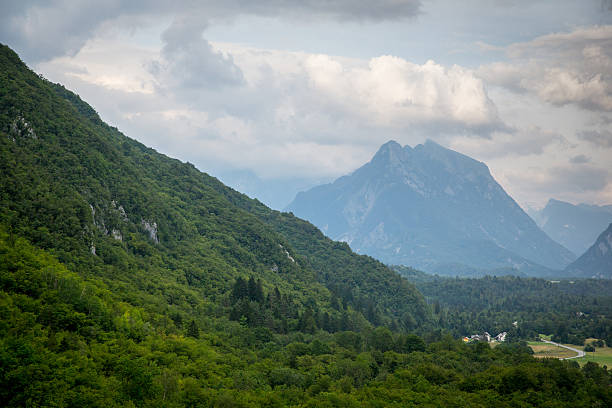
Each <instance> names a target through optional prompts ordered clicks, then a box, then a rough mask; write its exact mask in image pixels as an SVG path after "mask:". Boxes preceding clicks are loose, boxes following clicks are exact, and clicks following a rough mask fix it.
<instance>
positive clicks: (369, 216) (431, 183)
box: [287, 141, 575, 275]
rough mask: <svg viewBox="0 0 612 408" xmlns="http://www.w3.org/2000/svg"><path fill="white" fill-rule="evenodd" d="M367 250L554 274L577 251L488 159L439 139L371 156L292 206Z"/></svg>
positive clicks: (471, 268) (447, 270)
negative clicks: (510, 190) (534, 214)
mask: <svg viewBox="0 0 612 408" xmlns="http://www.w3.org/2000/svg"><path fill="white" fill-rule="evenodd" d="M287 210H289V211H292V212H293V213H294V214H295V215H297V216H298V217H302V218H305V219H307V220H309V221H311V222H312V223H314V224H315V225H316V226H318V227H319V228H321V230H322V231H324V232H325V233H326V234H327V235H328V236H329V237H331V238H332V239H337V240H342V241H345V242H347V243H349V245H350V246H351V247H352V248H353V249H354V250H356V251H357V252H359V253H364V254H368V255H371V256H373V257H375V258H377V259H380V260H381V261H383V262H385V263H388V264H402V265H408V266H413V267H416V268H420V269H423V270H425V271H428V272H436V273H440V274H473V273H478V272H480V273H483V272H485V271H486V272H487V273H491V272H493V273H494V272H495V271H496V270H499V271H503V273H507V272H508V271H514V273H516V272H517V271H518V273H524V274H530V275H547V274H551V273H553V271H552V270H560V269H563V268H564V267H565V266H567V265H568V264H569V263H570V262H571V261H573V260H574V259H575V255H574V254H572V253H571V252H570V251H569V250H567V249H566V248H564V247H563V246H562V245H560V244H558V243H556V242H555V241H553V240H552V239H550V238H549V237H548V236H547V235H546V234H545V233H544V232H543V231H542V230H541V229H540V228H538V226H537V225H536V224H535V222H534V221H533V220H532V219H531V218H530V217H529V216H528V215H527V214H526V213H525V212H524V211H523V210H522V209H521V207H520V206H519V205H518V204H517V203H516V202H515V201H514V200H513V199H512V198H511V197H510V196H509V195H508V194H507V193H506V192H505V191H504V189H503V188H502V187H501V186H500V185H499V184H498V183H497V182H496V181H495V180H494V178H493V177H492V176H491V173H490V172H489V169H488V168H487V166H486V165H485V164H484V163H482V162H479V161H476V160H474V159H472V158H470V157H468V156H465V155H463V154H460V153H458V152H455V151H452V150H450V149H447V148H444V147H442V146H440V145H439V144H437V143H435V142H433V141H427V142H426V143H424V144H421V145H417V146H415V147H414V148H412V147H410V146H405V147H402V146H400V145H399V144H398V143H397V142H395V141H390V142H388V143H386V144H384V145H383V146H382V147H380V149H379V150H378V152H377V153H376V154H375V155H374V157H373V158H372V160H371V161H370V162H368V163H367V164H365V165H364V166H362V167H360V168H359V169H357V170H355V171H354V172H353V173H352V174H350V175H347V176H344V177H340V178H339V179H337V180H336V181H334V182H333V183H331V184H326V185H321V186H318V187H314V188H312V189H310V190H308V191H306V192H302V193H299V194H298V195H297V196H296V198H295V200H294V201H293V202H292V203H291V204H290V205H289V206H288V207H287Z"/></svg>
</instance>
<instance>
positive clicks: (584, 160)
mask: <svg viewBox="0 0 612 408" xmlns="http://www.w3.org/2000/svg"><path fill="white" fill-rule="evenodd" d="M590 161H591V159H590V158H589V157H588V156H586V155H584V154H579V155H577V156H574V157H572V158H571V159H570V163H574V164H584V163H588V162H590Z"/></svg>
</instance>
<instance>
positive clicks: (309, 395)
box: [0, 46, 612, 407]
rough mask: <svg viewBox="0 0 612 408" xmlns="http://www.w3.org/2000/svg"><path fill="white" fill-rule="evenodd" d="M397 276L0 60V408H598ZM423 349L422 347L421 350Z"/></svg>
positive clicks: (558, 369)
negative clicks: (459, 334) (461, 330)
mask: <svg viewBox="0 0 612 408" xmlns="http://www.w3.org/2000/svg"><path fill="white" fill-rule="evenodd" d="M434 324H435V322H434V321H433V319H432V315H431V313H430V311H429V308H428V306H427V305H426V303H425V301H424V299H423V297H422V295H420V293H419V292H418V291H416V289H415V287H414V286H413V285H412V284H410V283H408V282H407V281H406V280H404V279H403V278H400V277H399V276H398V275H397V274H396V273H395V272H393V271H392V270H390V269H389V268H387V267H385V266H384V265H382V264H381V263H379V262H377V261H375V260H373V259H372V258H369V257H364V256H358V255H356V254H354V253H352V252H351V251H350V249H349V248H348V246H346V245H345V244H342V243H337V242H333V241H331V240H329V239H327V238H325V237H324V236H323V235H322V234H321V233H320V232H319V231H318V230H317V229H316V228H314V227H313V226H312V225H311V224H309V223H307V222H304V221H302V220H299V219H297V218H295V217H294V216H292V215H291V214H285V213H279V212H275V211H271V210H269V209H267V208H266V207H265V206H263V205H261V204H260V203H258V202H256V201H253V200H250V199H248V198H247V197H245V196H243V195H241V194H239V193H237V192H235V191H233V190H230V189H228V188H227V187H225V186H223V185H222V184H221V183H220V182H218V181H217V180H216V179H214V178H212V177H210V176H208V175H206V174H203V173H201V172H199V171H198V170H197V169H196V168H195V167H194V166H192V165H190V164H185V163H181V162H179V161H178V160H174V159H170V158H167V157H165V156H163V155H161V154H158V153H157V152H155V151H154V150H152V149H149V148H147V147H145V146H143V145H142V144H140V143H138V142H136V141H134V140H131V139H129V138H127V137H125V136H124V135H122V134H121V133H120V132H119V131H118V130H117V129H114V128H112V127H109V126H108V125H106V124H105V123H103V122H102V121H101V120H100V118H99V117H98V115H97V114H96V112H95V111H94V110H93V109H92V108H91V107H90V106H89V105H87V104H86V103H84V102H83V101H82V100H80V98H79V97H78V96H77V95H75V94H73V93H71V92H70V91H68V90H66V89H64V88H63V87H61V86H60V85H55V84H51V83H49V82H48V81H46V80H44V79H43V78H41V77H39V76H38V75H36V74H35V73H33V72H32V71H30V70H28V69H27V67H25V65H24V64H23V63H22V62H21V61H20V60H19V57H18V56H17V55H16V54H15V53H14V52H12V51H11V50H10V49H9V48H8V47H5V46H2V47H0V405H1V406H9V407H21V406H41V407H42V406H45V407H46V406H56V407H63V406H88V407H89V406H92V407H96V406H97V407H126V406H127V407H131V406H132V407H133V406H137V407H145V406H150V407H154V406H155V407H157V406H168V407H180V406H202V407H205V406H238V407H246V406H269V407H270V406H313V407H315V406H317V407H320V406H406V405H411V404H429V405H432V406H442V405H446V406H448V405H456V406H482V405H487V404H489V403H490V402H491V401H496V404H497V405H498V406H516V405H526V404H531V405H534V406H550V405H551V404H553V403H554V404H555V405H556V406H568V407H570V406H571V407H575V406H592V405H593V404H604V405H606V404H607V405H610V402H611V401H612V396H611V392H610V387H609V384H610V375H609V373H608V372H607V371H606V370H605V369H603V368H600V367H598V366H597V365H594V364H590V365H588V366H585V367H584V368H582V369H581V368H579V367H578V366H577V365H575V364H571V363H569V362H560V361H546V362H538V361H535V360H534V359H532V358H531V356H530V355H529V349H527V348H526V347H525V346H524V345H523V344H521V343H514V344H508V345H503V346H500V347H496V348H495V349H491V348H489V346H488V345H487V344H473V345H463V344H461V342H460V341H457V340H454V339H453V338H452V337H450V336H448V335H444V334H443V333H442V332H441V331H435V330H430V329H432V328H433V326H434ZM415 333H418V334H420V335H417V334H415Z"/></svg>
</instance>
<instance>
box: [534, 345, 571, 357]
mask: <svg viewBox="0 0 612 408" xmlns="http://www.w3.org/2000/svg"><path fill="white" fill-rule="evenodd" d="M528 344H529V347H531V349H532V350H533V356H534V357H537V358H567V357H574V356H575V355H576V353H574V352H573V351H571V350H568V349H566V348H563V347H559V346H555V345H554V344H549V343H544V342H542V341H530V342H528Z"/></svg>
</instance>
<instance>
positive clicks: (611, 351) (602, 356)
mask: <svg viewBox="0 0 612 408" xmlns="http://www.w3.org/2000/svg"><path fill="white" fill-rule="evenodd" d="M573 347H577V346H573ZM568 351H569V350H568ZM575 361H576V362H577V363H578V364H580V365H584V364H586V363H587V362H588V361H594V362H596V363H598V364H599V365H601V366H604V365H605V366H608V369H612V347H595V352H593V353H591V352H588V353H586V356H584V357H581V358H577V359H575Z"/></svg>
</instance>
